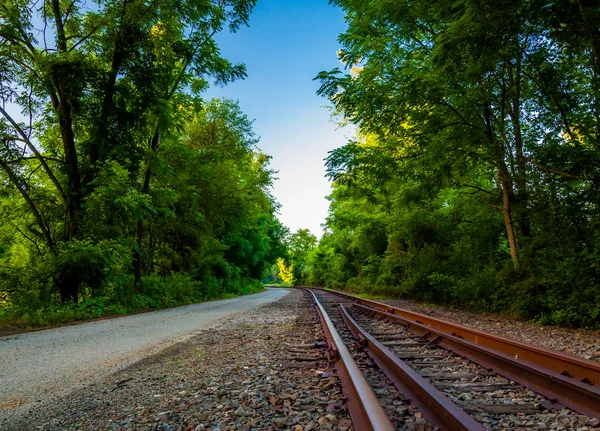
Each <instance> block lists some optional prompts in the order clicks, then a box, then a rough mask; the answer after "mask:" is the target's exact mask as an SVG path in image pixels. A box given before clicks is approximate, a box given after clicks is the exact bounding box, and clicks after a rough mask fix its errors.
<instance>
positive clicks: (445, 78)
mask: <svg viewBox="0 0 600 431" xmlns="http://www.w3.org/2000/svg"><path fill="white" fill-rule="evenodd" d="M334 3H335V4H337V5H338V6H340V7H342V8H343V9H344V10H345V11H346V14H347V18H346V19H347V23H348V29H347V30H346V32H345V33H343V34H342V35H341V36H340V41H341V43H342V46H343V48H342V49H341V50H340V59H341V60H342V62H343V63H344V64H345V65H346V67H347V71H345V72H343V71H341V70H339V69H335V70H332V71H329V72H322V73H320V74H319V76H318V79H319V80H320V81H321V87H320V89H319V93H320V94H321V95H323V96H326V97H328V98H329V99H330V100H331V101H332V103H333V105H334V108H335V109H336V111H337V112H338V113H339V114H340V115H341V116H343V117H344V118H345V119H346V121H349V122H352V123H354V124H356V125H357V126H358V128H359V136H358V137H357V139H356V142H350V143H348V144H347V145H346V146H344V147H342V148H340V149H337V150H335V151H333V152H332V153H331V154H330V156H329V157H328V159H327V167H328V172H329V176H330V178H331V179H332V180H333V181H334V190H333V193H332V196H331V200H332V205H331V210H330V211H331V213H330V216H329V218H328V226H329V227H330V229H331V235H329V236H326V237H324V239H325V238H326V242H325V243H324V244H327V248H326V249H324V250H322V252H323V256H328V258H327V259H326V262H324V264H327V265H329V264H331V265H334V266H335V265H337V269H336V270H337V271H339V272H341V273H343V274H345V275H344V276H343V277H342V279H346V280H350V281H351V282H352V283H354V284H355V285H356V286H357V287H359V288H366V286H367V285H368V283H370V282H375V281H376V282H377V284H378V285H379V286H380V287H381V288H390V287H391V286H397V287H398V290H399V291H401V292H405V293H409V292H410V293H411V294H418V295H423V294H425V293H427V294H428V295H432V296H431V298H436V300H438V301H440V302H444V301H446V302H452V301H457V300H463V299H464V298H471V299H472V298H475V297H476V298H478V300H483V298H485V295H483V294H482V293H479V294H477V293H475V292H477V289H475V288H473V287H468V288H467V287H461V286H467V285H475V282H474V281H473V280H475V279H476V278H477V277H476V276H475V274H473V273H472V272H471V270H470V269H468V265H467V264H466V262H464V261H462V259H460V258H459V257H458V255H457V254H456V251H457V250H458V249H461V250H462V251H463V252H464V246H465V245H466V244H471V246H472V247H475V248H476V249H479V250H480V251H481V252H483V255H482V256H485V258H487V260H488V263H487V264H485V263H484V262H483V261H482V260H481V259H480V258H481V256H474V255H471V254H470V253H467V255H468V256H470V257H471V259H472V260H471V261H470V262H469V265H471V266H472V267H473V268H479V269H480V271H484V272H486V273H487V274H489V275H490V276H491V274H497V277H498V279H502V280H505V282H506V284H503V283H500V284H498V281H497V280H496V281H493V283H492V284H495V285H496V286H497V289H496V292H497V293H499V294H501V295H506V296H505V298H504V299H502V298H500V297H499V298H498V300H497V301H498V304H502V305H497V306H498V307H499V308H502V307H509V308H510V307H511V306H509V305H507V304H506V303H505V302H504V301H505V300H506V298H509V297H511V295H512V298H513V299H515V298H517V299H515V301H514V302H515V303H516V304H518V305H515V308H519V312H523V314H526V315H531V314H536V315H537V316H538V317H539V316H542V315H544V316H550V315H552V316H554V317H552V318H547V317H544V319H546V318H547V319H548V320H550V321H552V319H556V320H554V321H573V322H574V321H577V322H583V321H585V322H588V323H586V324H589V322H590V321H594V319H596V317H597V307H596V308H594V307H589V308H588V312H587V314H586V317H585V318H583V317H581V316H577V315H576V313H575V312H574V310H575V309H576V307H577V306H576V305H575V304H579V306H581V304H585V303H586V302H585V301H592V302H593V301H596V300H597V298H598V294H599V292H598V290H597V289H589V288H587V287H585V286H584V284H581V283H580V280H579V278H578V276H575V275H574V273H573V272H571V269H569V270H568V272H569V273H571V274H573V276H572V278H571V279H570V280H569V281H563V280H562V279H561V275H564V274H565V268H564V267H563V266H562V265H559V266H561V268H562V270H561V271H562V274H561V272H557V270H556V265H557V264H558V262H562V261H563V260H564V259H566V260H570V261H571V262H572V263H573V262H577V263H576V264H575V263H573V264H574V265H575V266H577V267H579V268H581V269H582V271H583V272H585V273H586V274H588V277H589V278H588V282H589V283H592V284H593V282H592V281H591V280H593V279H594V277H596V272H595V270H589V269H583V268H584V266H581V267H580V266H579V265H580V264H582V263H583V261H585V262H587V264H586V265H590V264H591V262H592V261H594V262H595V261H596V259H597V251H596V246H595V245H594V244H593V241H594V240H593V238H596V234H595V233H594V231H593V229H594V228H595V226H597V224H598V217H597V208H598V207H597V202H598V198H600V196H599V195H598V190H599V189H598V187H597V184H598V182H599V178H600V175H599V174H600V172H599V167H600V164H599V162H600V160H599V153H598V148H600V147H599V146H598V145H597V143H598V140H597V139H598V136H600V134H598V133H597V131H596V130H600V129H597V125H598V124H600V123H599V122H598V118H600V117H598V112H600V111H599V110H598V109H597V106H598V104H597V100H598V97H599V96H600V92H599V91H598V90H599V87H598V82H600V81H598V75H597V70H596V65H595V61H596V59H597V57H596V55H595V52H596V51H597V49H596V48H597V45H598V44H597V42H598V40H600V39H598V37H597V36H598V35H597V34H596V33H597V32H596V31H595V28H597V25H596V24H598V19H599V16H600V10H599V9H598V7H597V6H596V5H595V4H592V3H590V2H585V1H582V2H562V1H556V2H555V1H552V2H529V1H520V0H515V1H509V2H502V3H490V2H487V3H485V4H482V2H479V1H463V2H460V3H456V2H448V1H445V0H440V1H434V2H429V1H428V2H425V1H417V2H403V1H401V2H391V1H388V0H380V1H375V2H367V3H365V2H359V1H355V0H337V1H335V2H334ZM566 12H569V13H566ZM594 25H596V26H595V27H594ZM599 46H600V45H599ZM467 202H469V204H470V205H476V207H475V208H474V209H473V210H470V209H468V208H466V207H464V205H465V204H466V203H467ZM549 203H550V204H549ZM588 210H591V211H588ZM413 211H417V212H416V213H415V212H413ZM449 211H451V214H452V217H453V218H450V219H449V218H448V212H449ZM594 211H596V213H594ZM473 214H480V215H483V216H484V219H483V220H482V222H479V221H477V220H475V219H473V217H472V215H473ZM498 216H500V217H501V220H502V224H503V235H502V236H501V237H495V236H494V235H495V233H496V232H497V224H496V223H497V221H498ZM467 223H471V224H473V226H477V229H471V228H467ZM378 225H379V226H382V227H381V228H380V227H378ZM486 229H489V233H490V234H492V236H490V235H488V234H487V233H486V232H484V231H485V230H486ZM557 230H558V231H560V234H556V235H555V234H554V233H551V232H553V231H557ZM362 235H366V237H365V236H362ZM358 238H361V240H360V241H358ZM484 238H487V240H489V241H491V244H495V245H493V246H492V247H483V244H482V243H481V242H480V239H484ZM559 238H562V239H559ZM332 244H334V246H333V248H332V246H331V245H332ZM365 244H372V245H376V244H378V245H379V246H377V247H374V248H373V249H372V250H368V248H367V247H365V246H364V245H365ZM459 244H461V246H460V247H459ZM566 244H569V245H568V246H567V245H566ZM481 247H483V248H481ZM319 248H321V246H319ZM558 250H560V252H558ZM498 252H501V253H506V256H507V257H509V258H510V262H511V264H512V269H511V270H509V269H506V268H504V261H503V259H502V258H501V255H500V256H498V254H497V253H498ZM332 253H333V254H332ZM338 255H341V256H343V257H344V259H343V265H342V266H339V265H340V264H341V262H342V260H339V259H337V258H336V257H335V256H338ZM558 255H562V259H561V258H558ZM592 256H594V257H592ZM327 262H329V263H327ZM443 262H445V263H447V266H446V265H445V264H444V263H443ZM550 262H554V264H552V263H550ZM315 265H317V266H316V267H314V268H317V267H319V263H318V262H317V261H316V260H315ZM436 265H437V266H438V268H436V267H435V266H436ZM490 265H491V266H490ZM552 265H554V266H555V268H554V269H553V268H552ZM591 265H592V266H594V265H595V264H591ZM594 267H595V266H594ZM483 268H487V269H485V270H484V269H483ZM317 269H318V272H319V273H320V274H327V269H324V268H317ZM388 270H389V272H387V271H388ZM378 271H379V272H380V274H381V271H383V274H382V275H381V278H377V277H375V274H377V273H378ZM384 274H386V275H385V276H384ZM325 278H326V280H325V281H326V282H327V281H329V282H332V280H335V283H339V279H338V278H336V276H334V275H333V274H332V275H331V276H330V277H329V278H328V277H325ZM492 278H493V277H492ZM365 280H369V281H368V282H367V281H365ZM467 280H471V281H467ZM509 280H510V281H509ZM543 280H546V281H543ZM549 280H552V281H551V282H550V281H549ZM388 283H389V284H388ZM390 284H391V286H390ZM568 285H571V286H574V285H577V286H579V287H577V288H575V287H567V286H568ZM461 289H462V293H458V292H459V291H461ZM417 292H420V293H417ZM509 292H510V293H509ZM584 292H585V293H584ZM584 297H585V298H587V299H585V300H583V298H584ZM558 298H561V299H560V300H559V299H558ZM560 301H563V305H560ZM565 303H569V304H570V305H569V306H564V304H565ZM570 307H573V308H570ZM567 308H568V309H569V310H570V311H568V312H567V311H565V310H566V309H567ZM567 315H568V317H566V316H567Z"/></svg>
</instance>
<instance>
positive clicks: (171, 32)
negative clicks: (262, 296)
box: [0, 0, 285, 324]
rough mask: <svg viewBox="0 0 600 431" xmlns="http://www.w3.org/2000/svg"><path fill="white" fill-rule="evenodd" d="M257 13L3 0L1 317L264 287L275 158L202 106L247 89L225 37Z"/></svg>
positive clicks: (235, 120)
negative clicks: (228, 55)
mask: <svg viewBox="0 0 600 431" xmlns="http://www.w3.org/2000/svg"><path fill="white" fill-rule="evenodd" d="M254 5H255V0H225V1H221V0H219V1H216V0H191V1H183V2H182V1H172V0H164V1H163V0H150V1H145V0H144V1H138V0H125V1H113V0H106V1H104V0H101V1H96V2H88V1H63V0H49V1H44V2H42V3H39V2H32V1H28V0H3V1H2V2H0V98H1V103H0V138H1V145H0V182H1V183H2V188H1V189H0V213H1V217H0V308H1V309H0V315H1V314H3V315H5V316H7V315H11V316H16V318H19V316H21V317H20V318H23V319H24V320H25V323H32V324H34V323H36V319H37V320H44V319H47V316H48V315H49V311H48V310H49V309H50V308H52V307H55V306H56V307H59V305H60V303H61V302H63V303H68V302H70V303H71V304H72V305H71V306H69V307H71V309H70V310H71V311H69V312H74V311H73V308H72V307H80V308H81V307H85V306H87V305H89V304H97V303H99V302H102V303H103V305H102V307H99V308H103V307H104V308H107V307H114V308H115V310H117V311H119V310H121V309H123V307H125V308H127V309H134V308H148V307H158V306H163V305H168V304H175V303H183V302H189V301H192V300H198V299H202V298H207V297H218V296H222V295H224V294H227V293H236V292H243V291H249V290H252V289H255V288H257V287H259V286H260V284H259V281H258V280H260V279H261V278H262V276H263V275H264V272H265V271H266V269H267V268H268V267H270V266H271V265H272V264H274V262H275V261H276V259H277V258H278V257H279V256H281V255H282V254H283V252H284V247H283V244H282V240H283V236H284V235H285V229H284V228H283V226H281V224H280V223H279V222H278V221H277V219H276V217H275V212H276V211H277V208H278V204H277V203H276V202H275V200H274V199H273V197H272V196H271V194H270V187H271V185H272V181H273V171H272V170H270V169H269V167H268V165H269V159H270V158H269V156H267V155H265V154H263V153H262V152H261V151H260V150H259V149H258V147H257V144H258V138H257V137H256V136H255V134H254V132H253V130H252V122H251V121H250V120H249V119H248V118H247V117H246V116H245V114H244V113H243V112H241V110H240V108H239V107H238V105H237V104H236V103H235V102H233V101H230V100H218V99H217V100H211V101H205V100H203V99H202V92H203V91H204V90H205V89H207V88H208V86H209V85H210V84H211V83H213V82H214V83H215V84H217V85H225V84H227V83H229V82H231V81H234V80H237V79H242V78H244V77H245V76H246V69H245V66H244V65H243V64H235V63H232V62H230V61H229V60H227V59H225V58H224V57H222V55H221V53H220V50H219V47H218V45H217V44H216V42H215V39H214V36H215V35H216V34H217V33H219V32H221V31H224V30H229V31H231V32H236V31H237V30H238V29H239V28H241V27H242V26H246V25H247V24H248V20H249V16H250V13H251V12H252V10H253V8H254ZM257 283H258V284H257ZM94 301H95V302H94ZM77 304H79V305H77ZM82 304H83V305H82ZM91 307H92V308H94V307H95V306H91ZM94 309H95V308H94ZM61 312H65V313H66V311H64V310H62V311H61ZM11 313H12V314H11ZM50 314H51V313H50ZM92 314H93V313H92ZM36 316H37V317H36ZM67 318H68V317H67ZM57 319H58V318H57Z"/></svg>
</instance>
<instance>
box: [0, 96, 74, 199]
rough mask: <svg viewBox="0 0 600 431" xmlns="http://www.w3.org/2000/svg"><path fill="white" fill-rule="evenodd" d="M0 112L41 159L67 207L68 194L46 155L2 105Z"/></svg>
mask: <svg viewBox="0 0 600 431" xmlns="http://www.w3.org/2000/svg"><path fill="white" fill-rule="evenodd" d="M0 114H2V115H3V116H4V118H6V119H7V120H8V121H9V122H10V124H12V126H13V127H14V128H15V129H16V130H17V132H18V133H19V135H21V138H23V142H25V144H27V146H28V147H29V149H30V150H31V151H32V152H33V154H35V156H36V158H37V159H38V160H39V161H40V163H41V164H42V166H43V167H44V171H46V174H47V175H48V177H49V178H50V181H52V183H53V184H54V187H56V190H57V191H58V193H59V195H60V197H61V199H62V201H63V205H64V207H65V209H66V208H67V196H66V195H65V192H64V190H63V188H62V186H61V185H60V183H59V182H58V179H57V178H56V176H55V175H54V172H52V169H50V166H48V163H46V160H44V157H43V156H42V155H41V154H40V152H39V151H38V149H37V148H36V147H35V145H33V143H32V142H31V141H30V140H29V138H28V137H27V135H26V134H25V132H24V131H23V129H21V127H19V125H18V124H17V122H16V121H15V120H13V118H12V117H11V116H10V115H8V112H6V111H5V110H4V108H2V106H0Z"/></svg>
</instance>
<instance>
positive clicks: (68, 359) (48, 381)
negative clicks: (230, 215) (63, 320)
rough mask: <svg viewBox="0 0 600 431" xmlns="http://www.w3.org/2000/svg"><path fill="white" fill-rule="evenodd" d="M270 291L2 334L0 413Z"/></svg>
mask: <svg viewBox="0 0 600 431" xmlns="http://www.w3.org/2000/svg"><path fill="white" fill-rule="evenodd" d="M288 292H289V291H287V290H285V289H275V288H268V289H267V290H266V291H265V292H261V293H257V294H254V295H249V296H242V297H237V298H233V299H227V300H221V301H212V302H205V303H201V304H194V305H188V306H184V307H178V308H172V309H168V310H161V311H156V312H151V313H144V314H137V315H132V316H124V317H120V318H115V319H108V320H101V321H96V322H90V323H83V324H79V325H74V326H67V327H62V328H56V329H50V330H46V331H40V332H33V333H27V334H21V335H15V336H8V337H2V338H0V382H1V383H0V417H1V416H2V415H3V414H5V413H7V410H12V413H15V412H14V410H18V409H22V408H26V407H27V406H28V405H29V406H30V405H31V403H34V402H41V401H46V400H48V399H49V398H52V397H55V396H60V395H64V394H66V393H68V392H70V391H72V390H74V389H77V388H80V387H82V386H84V385H88V384H90V383H92V382H94V381H97V380H100V379H102V378H106V377H107V376H108V375H110V374H112V373H114V372H115V371H117V370H119V369H121V368H123V367H126V366H128V365H130V364H132V363H134V362H136V361H138V360H140V359H142V358H144V357H147V356H149V355H151V354H154V353H157V352H158V351H160V350H162V349H165V348H167V347H169V346H171V345H173V344H175V343H178V342H181V341H183V340H186V339H188V338H190V337H191V336H192V335H194V334H195V333H197V332H198V331H200V330H205V329H209V328H212V327H215V326H216V325H217V323H218V322H219V321H221V320H223V319H226V318H231V317H232V316H233V315H236V314H238V313H241V312H244V311H248V310H250V309H252V308H254V307H258V306H260V305H263V304H267V303H269V302H272V301H275V300H277V299H279V298H281V297H283V296H285V295H287V293H288Z"/></svg>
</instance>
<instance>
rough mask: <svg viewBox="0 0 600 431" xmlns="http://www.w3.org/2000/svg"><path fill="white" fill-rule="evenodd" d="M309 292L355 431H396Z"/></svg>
mask: <svg viewBox="0 0 600 431" xmlns="http://www.w3.org/2000/svg"><path fill="white" fill-rule="evenodd" d="M308 292H309V293H310V294H311V296H312V299H313V301H314V303H315V308H316V310H317V314H318V315H319V319H320V320H321V324H322V326H323V331H324V332H325V338H326V339H327V345H328V357H329V359H330V360H331V361H335V369H336V371H337V375H338V377H339V379H340V382H341V384H342V390H343V391H344V394H345V395H346V397H347V398H348V400H347V405H348V411H349V412H350V417H351V418H352V423H353V425H354V429H355V430H361V431H362V430H365V431H393V430H395V427H394V426H393V425H392V423H391V421H390V420H389V418H388V417H387V415H386V414H385V411H384V410H383V408H382V407H381V405H380V404H379V401H378V400H377V397H376V396H375V393H374V392H373V390H372V389H371V387H370V386H369V383H367V381H366V379H365V377H364V376H363V374H362V372H361V371H360V369H359V368H358V365H356V362H354V359H353V358H352V354H351V353H350V351H349V350H348V348H347V347H346V345H345V344H344V342H343V340H342V338H341V337H340V334H338V332H337V330H336V329H335V327H334V326H333V323H332V322H331V319H330V318H329V316H328V315H327V312H326V311H325V309H324V308H323V306H322V305H321V303H320V302H319V300H318V299H317V297H316V296H315V294H314V293H313V292H310V291H308Z"/></svg>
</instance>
